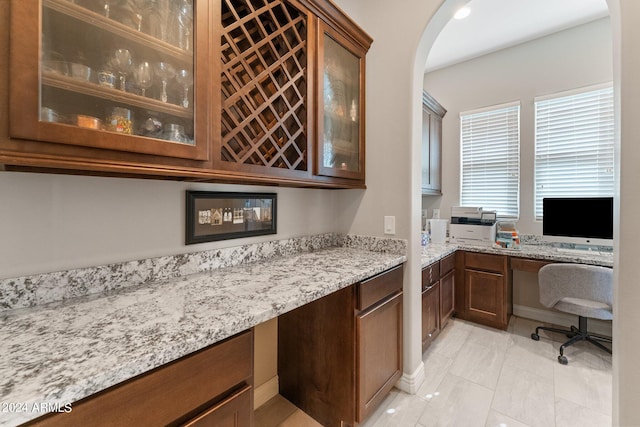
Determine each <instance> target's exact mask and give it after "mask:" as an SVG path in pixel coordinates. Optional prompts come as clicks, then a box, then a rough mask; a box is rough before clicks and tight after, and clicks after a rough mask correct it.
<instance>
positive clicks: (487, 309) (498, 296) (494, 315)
mask: <svg viewBox="0 0 640 427" xmlns="http://www.w3.org/2000/svg"><path fill="white" fill-rule="evenodd" d="M465 291H466V297H465V299H466V304H465V305H466V311H467V317H468V319H469V320H472V321H478V322H481V323H486V324H490V325H492V326H498V327H501V326H502V325H503V323H504V320H503V319H504V317H505V316H504V314H505V282H504V276H503V275H502V274H497V273H489V272H485V271H477V270H470V269H467V270H466V271H465Z"/></svg>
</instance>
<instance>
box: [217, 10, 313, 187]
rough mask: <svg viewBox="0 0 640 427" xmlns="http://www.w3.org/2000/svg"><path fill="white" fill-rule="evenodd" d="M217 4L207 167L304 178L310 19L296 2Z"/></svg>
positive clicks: (306, 174) (308, 127)
mask: <svg viewBox="0 0 640 427" xmlns="http://www.w3.org/2000/svg"><path fill="white" fill-rule="evenodd" d="M220 3H221V5H219V6H217V7H221V15H220V23H219V24H218V25H220V28H221V36H220V38H219V40H220V43H221V49H220V59H219V61H220V62H221V64H222V67H221V73H220V87H219V93H220V96H221V103H220V105H221V114H220V122H219V123H215V128H214V129H215V130H214V134H213V140H214V167H215V168H216V169H221V170H225V171H231V172H237V173H243V172H244V173H252V174H258V175H265V174H268V175H272V176H280V177H295V178H310V176H311V168H310V164H309V162H310V156H309V151H310V150H309V147H310V143H311V132H312V129H313V126H311V125H310V124H309V123H310V117H312V116H311V110H312V108H311V105H312V104H311V101H310V99H311V94H312V90H313V86H312V80H310V79H311V78H312V75H313V72H312V69H313V68H312V67H313V58H311V57H310V55H309V52H312V50H310V49H312V46H313V39H312V38H311V37H310V35H312V34H313V28H314V27H313V25H314V22H315V21H314V17H313V15H312V14H311V12H310V11H308V10H307V9H305V8H304V7H303V6H302V5H301V4H300V3H298V2H289V1H282V0H268V1H262V2H250V1H246V0H229V1H222V2H220ZM216 60H217V58H216Z"/></svg>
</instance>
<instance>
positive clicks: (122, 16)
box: [9, 0, 210, 160]
mask: <svg viewBox="0 0 640 427" xmlns="http://www.w3.org/2000/svg"><path fill="white" fill-rule="evenodd" d="M144 4H146V3H143V2H125V3H123V2H93V1H83V0H78V1H70V0H42V1H37V0H22V1H12V2H11V37H10V43H11V50H10V52H11V56H10V81H11V85H10V109H9V111H10V120H9V123H10V129H9V134H10V136H11V137H12V138H20V139H27V140H35V141H47V142H53V143H57V144H65V145H71V146H83V147H95V148H100V149H108V150H116V151H123V152H132V153H145V154H152V155H159V156H166V157H176V158H185V159H194V160H206V159H207V158H208V155H209V150H208V135H207V114H206V113H207V106H208V104H209V103H210V100H209V98H208V94H209V92H210V91H209V89H208V88H209V85H210V82H209V79H208V76H207V73H206V70H207V66H208V62H209V61H208V55H209V52H208V48H207V38H208V37H207V33H206V29H207V27H208V16H209V2H208V1H206V0H165V1H159V2H157V3H156V4H155V7H154V8H153V9H150V10H144V9H143V5H144ZM194 77H195V78H194Z"/></svg>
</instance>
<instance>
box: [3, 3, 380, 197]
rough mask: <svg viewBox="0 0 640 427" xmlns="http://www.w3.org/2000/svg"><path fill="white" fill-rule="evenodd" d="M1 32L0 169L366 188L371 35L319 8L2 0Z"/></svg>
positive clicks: (327, 7)
mask: <svg viewBox="0 0 640 427" xmlns="http://www.w3.org/2000/svg"><path fill="white" fill-rule="evenodd" d="M3 7H4V6H1V5H0V9H1V8H3ZM10 24H11V27H10V29H9V30H8V31H7V33H8V35H10V37H9V39H8V40H6V41H7V43H8V44H9V46H10V50H9V60H10V61H9V76H8V77H9V81H10V82H11V84H10V85H9V107H10V108H9V132H8V135H9V137H8V138H4V139H1V138H0V159H2V162H3V163H4V164H5V165H7V166H10V167H9V169H11V168H14V169H19V168H22V167H27V168H30V167H35V168H40V169H47V170H49V169H52V170H55V171H60V170H63V169H66V170H73V171H76V172H79V173H85V172H88V173H91V174H102V173H106V174H112V173H113V174H115V175H116V176H120V175H126V176H138V175H144V176H151V177H161V178H169V179H197V180H200V181H225V182H242V183H260V184H263V183H269V184H278V185H291V186H311V187H325V188H326V187H330V188H353V187H358V188H362V187H363V186H364V185H365V182H364V165H365V161H364V154H365V149H364V148H365V147H364V110H365V108H364V107H365V105H364V92H365V88H364V74H365V63H364V57H365V54H366V52H367V50H368V48H369V46H370V44H371V42H372V39H371V38H370V37H369V36H368V35H367V34H366V33H365V32H364V31H363V30H362V29H361V28H359V27H358V26H357V25H356V24H355V23H354V22H353V21H352V20H351V19H350V18H348V17H347V16H346V15H345V14H344V13H343V12H342V11H341V10H340V9H339V8H337V7H336V6H335V5H334V4H333V3H331V2H330V1H328V0H10ZM0 42H2V40H0ZM0 71H1V69H0ZM0 77H3V76H0Z"/></svg>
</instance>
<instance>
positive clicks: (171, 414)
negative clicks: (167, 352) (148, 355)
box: [27, 331, 253, 427]
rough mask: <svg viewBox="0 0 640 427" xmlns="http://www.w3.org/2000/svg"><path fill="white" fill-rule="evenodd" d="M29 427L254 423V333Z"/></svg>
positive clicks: (242, 426) (242, 425) (240, 425)
mask: <svg viewBox="0 0 640 427" xmlns="http://www.w3.org/2000/svg"><path fill="white" fill-rule="evenodd" d="M27 425H33V426H47V427H48V426H60V427H68V426H92V427H96V426H97V427H99V426H181V425H184V426H192V427H195V426H197V427H203V426H216V427H221V426H222V427H226V426H230V427H250V426H252V425H253V331H246V332H242V333H240V334H238V335H235V336H234V337H231V338H229V339H227V340H225V341H223V342H221V343H218V344H214V345H212V346H210V347H208V348H206V349H203V350H201V351H198V352H196V353H194V354H191V355H188V356H185V357H183V358H181V359H178V360H177V361H175V362H172V363H169V364H167V365H164V366H161V367H159V368H156V369H154V370H152V371H150V372H148V373H146V374H142V375H140V376H138V377H135V378H133V379H131V380H128V381H126V382H124V383H122V384H118V385H115V386H113V387H111V388H108V389H107V390H104V391H102V392H100V393H97V394H95V395H93V396H89V397H87V398H85V399H82V400H80V401H78V402H75V403H74V404H73V410H72V411H71V412H69V413H56V414H51V415H46V416H43V417H40V418H38V419H36V420H33V421H31V422H30V423H28V424H27Z"/></svg>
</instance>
